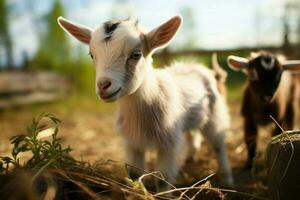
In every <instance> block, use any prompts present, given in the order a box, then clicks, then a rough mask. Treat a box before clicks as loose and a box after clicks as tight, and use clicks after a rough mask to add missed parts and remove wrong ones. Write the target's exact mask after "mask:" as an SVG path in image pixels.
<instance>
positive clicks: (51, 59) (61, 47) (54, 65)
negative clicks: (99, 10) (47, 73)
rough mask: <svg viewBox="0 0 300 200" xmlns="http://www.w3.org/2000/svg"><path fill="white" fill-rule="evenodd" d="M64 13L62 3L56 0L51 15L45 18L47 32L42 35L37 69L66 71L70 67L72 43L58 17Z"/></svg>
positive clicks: (36, 57) (35, 61)
mask: <svg viewBox="0 0 300 200" xmlns="http://www.w3.org/2000/svg"><path fill="white" fill-rule="evenodd" d="M64 13H65V11H64V8H63V5H62V4H61V2H60V1H59V0H55V1H54V3H53V6H52V9H51V10H50V12H49V14H48V15H47V16H46V17H45V18H44V21H45V22H44V23H45V29H44V30H45V31H44V32H42V33H41V36H40V37H41V38H40V42H39V48H38V50H37V53H36V55H35V57H34V59H33V64H34V66H35V68H44V69H51V70H58V71H64V70H65V68H67V66H69V64H70V43H69V41H68V38H67V36H66V34H65V33H64V32H63V31H62V30H61V29H60V28H59V26H58V24H57V17H59V16H63V15H64Z"/></svg>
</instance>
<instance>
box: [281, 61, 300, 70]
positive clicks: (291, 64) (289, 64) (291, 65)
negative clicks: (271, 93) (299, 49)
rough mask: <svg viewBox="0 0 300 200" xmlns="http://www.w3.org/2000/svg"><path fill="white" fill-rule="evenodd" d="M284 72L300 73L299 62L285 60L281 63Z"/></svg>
mask: <svg viewBox="0 0 300 200" xmlns="http://www.w3.org/2000/svg"><path fill="white" fill-rule="evenodd" d="M282 66H283V69H284V70H291V71H300V60H286V61H282Z"/></svg>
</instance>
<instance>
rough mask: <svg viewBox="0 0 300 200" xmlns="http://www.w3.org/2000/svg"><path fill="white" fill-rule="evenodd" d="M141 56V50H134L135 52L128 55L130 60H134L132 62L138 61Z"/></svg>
mask: <svg viewBox="0 0 300 200" xmlns="http://www.w3.org/2000/svg"><path fill="white" fill-rule="evenodd" d="M141 56H142V52H141V50H139V49H136V50H134V51H133V52H132V54H131V55H130V58H131V59H134V60H138V59H140V58H141Z"/></svg>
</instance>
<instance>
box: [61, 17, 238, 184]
mask: <svg viewBox="0 0 300 200" xmlns="http://www.w3.org/2000/svg"><path fill="white" fill-rule="evenodd" d="M181 21H182V20H181V17H180V16H175V17H173V18H171V19H170V20H168V21H167V22H165V23H163V24H162V25H160V26H158V27H156V28H155V29H153V30H152V31H150V32H147V33H145V32H142V31H141V30H140V28H139V26H138V24H137V23H136V22H134V21H131V20H123V21H108V22H105V23H103V24H102V25H100V26H99V27H97V28H96V29H94V30H93V29H90V28H87V27H85V26H82V25H79V24H75V23H73V22H71V21H68V20H66V19H64V18H62V17H59V18H58V23H59V24H60V26H61V27H62V28H63V29H64V30H65V31H67V32H68V33H70V34H71V35H73V36H74V37H75V38H77V39H78V40H80V41H81V42H83V43H85V44H88V45H89V47H90V54H91V57H92V59H93V61H94V65H95V68H96V93H97V94H98V96H99V97H100V98H101V99H103V100H104V101H106V102H112V101H115V100H118V102H119V110H118V111H119V112H118V120H117V126H118V127H119V129H120V132H121V133H122V136H123V138H124V143H125V147H126V151H125V152H126V155H127V157H126V158H127V162H128V163H129V164H131V165H133V166H135V167H137V168H140V169H145V151H146V150H147V149H149V148H154V149H156V150H157V166H156V169H157V171H160V172H161V173H162V174H163V175H164V176H165V178H166V179H167V180H168V181H170V182H173V181H175V178H176V175H177V174H178V163H177V160H176V158H177V156H178V154H179V153H180V150H181V149H182V144H183V141H184V139H185V135H184V133H185V132H189V131H190V130H192V129H198V130H200V131H201V132H202V133H203V134H204V136H206V138H207V139H208V140H209V141H210V142H211V144H212V146H213V148H214V150H215V151H216V153H217V156H218V161H219V166H220V171H221V172H222V173H223V175H224V181H225V183H226V184H228V185H232V183H233V180H232V175H231V168H230V165H229V162H228V158H227V153H226V145H225V143H224V134H225V130H226V129H227V128H228V119H229V117H228V112H227V107H226V103H225V99H224V98H223V96H222V95H221V94H220V92H219V91H218V88H217V81H216V79H215V77H214V75H215V74H214V72H213V71H211V70H209V69H207V68H205V67H203V66H199V65H195V64H188V63H185V64H183V63H182V64H179V63H178V64H175V65H173V66H171V67H168V68H165V69H154V68H153V66H152V58H151V55H152V53H153V52H154V51H155V50H156V49H157V48H159V47H162V46H165V45H167V43H168V42H169V41H170V40H171V39H172V38H173V36H174V35H175V33H176V32H177V30H178V28H179V26H180V24H181ZM129 175H130V177H131V178H137V177H138V176H140V175H141V174H136V172H135V173H134V172H133V171H129Z"/></svg>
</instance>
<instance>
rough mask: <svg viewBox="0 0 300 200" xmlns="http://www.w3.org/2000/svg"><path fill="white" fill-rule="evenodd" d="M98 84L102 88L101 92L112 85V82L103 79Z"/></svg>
mask: <svg viewBox="0 0 300 200" xmlns="http://www.w3.org/2000/svg"><path fill="white" fill-rule="evenodd" d="M97 85H98V88H99V89H100V92H101V93H103V92H105V91H106V90H107V89H108V88H109V87H110V86H111V82H110V81H109V80H103V81H100V82H98V84H97Z"/></svg>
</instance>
